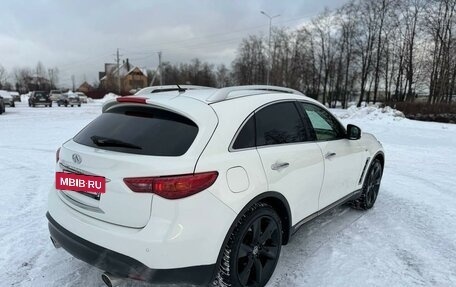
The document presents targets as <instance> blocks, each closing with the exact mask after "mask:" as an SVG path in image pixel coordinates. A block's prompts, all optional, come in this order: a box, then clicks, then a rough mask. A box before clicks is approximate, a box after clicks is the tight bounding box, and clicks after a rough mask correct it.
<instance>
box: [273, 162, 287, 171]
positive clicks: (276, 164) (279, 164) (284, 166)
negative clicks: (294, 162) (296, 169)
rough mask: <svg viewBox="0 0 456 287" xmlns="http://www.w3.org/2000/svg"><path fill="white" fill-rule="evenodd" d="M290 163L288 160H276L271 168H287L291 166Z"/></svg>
mask: <svg viewBox="0 0 456 287" xmlns="http://www.w3.org/2000/svg"><path fill="white" fill-rule="evenodd" d="M289 166H290V164H289V163H288V162H276V163H273V164H272V165H271V169H272V170H279V169H282V168H286V167H289Z"/></svg>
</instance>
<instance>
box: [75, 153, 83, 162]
mask: <svg viewBox="0 0 456 287" xmlns="http://www.w3.org/2000/svg"><path fill="white" fill-rule="evenodd" d="M73 161H74V163H77V164H80V163H81V162H82V158H81V156H80V155H78V154H77V153H74V154H73Z"/></svg>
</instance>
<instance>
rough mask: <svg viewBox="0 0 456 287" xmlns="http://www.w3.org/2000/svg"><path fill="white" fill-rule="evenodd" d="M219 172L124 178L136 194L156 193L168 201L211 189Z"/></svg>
mask: <svg viewBox="0 0 456 287" xmlns="http://www.w3.org/2000/svg"><path fill="white" fill-rule="evenodd" d="M217 176H218V172H216V171H211V172H203V173H195V174H186V175H176V176H163V177H131V178H124V182H125V184H126V185H127V186H128V187H129V188H130V189H131V190H132V191H134V192H146V193H154V194H156V195H159V196H161V197H164V198H166V199H179V198H184V197H187V196H190V195H193V194H195V193H198V192H200V191H203V190H205V189H206V188H208V187H210V186H211V185H212V184H213V183H214V182H215V180H216V179H217Z"/></svg>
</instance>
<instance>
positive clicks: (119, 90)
mask: <svg viewBox="0 0 456 287" xmlns="http://www.w3.org/2000/svg"><path fill="white" fill-rule="evenodd" d="M116 56H117V57H116V58H117V85H118V88H119V89H118V93H119V96H120V93H121V91H122V89H121V86H120V55H119V48H117V53H116Z"/></svg>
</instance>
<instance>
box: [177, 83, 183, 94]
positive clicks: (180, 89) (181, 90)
mask: <svg viewBox="0 0 456 287" xmlns="http://www.w3.org/2000/svg"><path fill="white" fill-rule="evenodd" d="M176 86H177V90H178V91H179V93H184V92H185V89H183V88H181V87H180V86H179V84H176Z"/></svg>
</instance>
